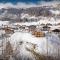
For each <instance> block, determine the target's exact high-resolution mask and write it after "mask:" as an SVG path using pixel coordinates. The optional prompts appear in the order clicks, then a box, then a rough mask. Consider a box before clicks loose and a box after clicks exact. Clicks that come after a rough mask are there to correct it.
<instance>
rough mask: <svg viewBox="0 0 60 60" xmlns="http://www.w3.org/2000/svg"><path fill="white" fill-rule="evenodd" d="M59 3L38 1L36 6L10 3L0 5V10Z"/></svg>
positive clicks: (33, 5)
mask: <svg viewBox="0 0 60 60" xmlns="http://www.w3.org/2000/svg"><path fill="white" fill-rule="evenodd" d="M58 3H60V1H51V2H45V1H39V2H38V3H37V4H35V3H23V2H18V3H17V4H12V3H0V9H1V8H10V7H13V8H29V7H36V6H48V5H49V6H50V5H55V4H58Z"/></svg>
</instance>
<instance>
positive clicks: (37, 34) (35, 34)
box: [32, 31, 45, 37]
mask: <svg viewBox="0 0 60 60" xmlns="http://www.w3.org/2000/svg"><path fill="white" fill-rule="evenodd" d="M32 35H34V36H35V37H44V36H45V33H44V32H38V31H33V32H32Z"/></svg>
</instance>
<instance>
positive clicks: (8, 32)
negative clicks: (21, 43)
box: [4, 27, 14, 34]
mask: <svg viewBox="0 0 60 60" xmlns="http://www.w3.org/2000/svg"><path fill="white" fill-rule="evenodd" d="M4 30H5V33H6V34H12V33H14V30H13V29H11V28H10V27H6V28H4Z"/></svg>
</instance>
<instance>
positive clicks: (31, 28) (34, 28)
mask: <svg viewBox="0 0 60 60" xmlns="http://www.w3.org/2000/svg"><path fill="white" fill-rule="evenodd" d="M28 28H29V31H35V30H36V26H35V25H30V26H28Z"/></svg>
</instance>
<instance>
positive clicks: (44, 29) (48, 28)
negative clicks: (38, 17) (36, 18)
mask: <svg viewBox="0 0 60 60" xmlns="http://www.w3.org/2000/svg"><path fill="white" fill-rule="evenodd" d="M42 30H43V31H49V30H50V27H48V26H47V25H46V26H43V27H42Z"/></svg>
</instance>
